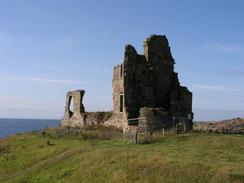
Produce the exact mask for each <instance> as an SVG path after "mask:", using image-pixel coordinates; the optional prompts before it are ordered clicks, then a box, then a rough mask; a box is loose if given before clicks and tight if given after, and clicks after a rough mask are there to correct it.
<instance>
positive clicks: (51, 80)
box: [0, 78, 86, 84]
mask: <svg viewBox="0 0 244 183" xmlns="http://www.w3.org/2000/svg"><path fill="white" fill-rule="evenodd" d="M0 81H25V82H44V83H61V84H74V83H80V84H84V83H86V82H83V81H78V80H63V79H50V78H8V79H2V80H0Z"/></svg>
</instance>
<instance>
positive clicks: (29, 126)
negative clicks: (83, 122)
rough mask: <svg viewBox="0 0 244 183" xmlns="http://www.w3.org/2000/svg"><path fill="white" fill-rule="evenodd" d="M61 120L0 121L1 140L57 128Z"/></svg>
mask: <svg viewBox="0 0 244 183" xmlns="http://www.w3.org/2000/svg"><path fill="white" fill-rule="evenodd" d="M60 123H61V120H52V119H50V120H49V119H0V138H4V137H7V136H10V135H14V134H16V133H21V132H28V131H33V130H40V129H44V128H47V127H57V126H58V125H59V124H60Z"/></svg>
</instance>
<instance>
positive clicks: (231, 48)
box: [204, 43, 244, 53]
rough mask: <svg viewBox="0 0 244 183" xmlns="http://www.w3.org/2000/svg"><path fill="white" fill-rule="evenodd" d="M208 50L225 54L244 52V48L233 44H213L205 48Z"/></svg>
mask: <svg viewBox="0 0 244 183" xmlns="http://www.w3.org/2000/svg"><path fill="white" fill-rule="evenodd" d="M204 48H205V49H207V50H213V51H220V52H225V53H239V52H242V51H243V50H244V46H241V45H231V44H216V43H211V44H207V45H205V46H204Z"/></svg>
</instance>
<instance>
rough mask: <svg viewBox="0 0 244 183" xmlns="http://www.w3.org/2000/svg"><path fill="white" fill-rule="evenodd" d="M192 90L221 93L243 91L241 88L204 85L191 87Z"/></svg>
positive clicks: (243, 88)
mask: <svg viewBox="0 0 244 183" xmlns="http://www.w3.org/2000/svg"><path fill="white" fill-rule="evenodd" d="M192 89H193V90H204V91H222V92H241V91H244V87H243V86H224V85H205V84H195V85H192Z"/></svg>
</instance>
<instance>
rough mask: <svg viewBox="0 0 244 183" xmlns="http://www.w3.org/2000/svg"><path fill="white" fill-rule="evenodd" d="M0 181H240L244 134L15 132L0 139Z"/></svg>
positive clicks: (242, 177)
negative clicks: (150, 137)
mask: <svg viewBox="0 0 244 183" xmlns="http://www.w3.org/2000/svg"><path fill="white" fill-rule="evenodd" d="M0 182H26V183H27V182H31V183H34V182H63V183H66V182H85V183H87V182H96V183H97V182H98V183H100V182H116V183H117V182H123V183H124V182H138V183H139V182H140V183H141V182H187V183H189V182H192V183H197V182H204V183H205V182H209V183H211V182H244V136H238V135H223V134H179V135H171V136H169V137H166V138H165V139H163V140H162V141H160V142H156V143H151V144H137V145H135V144H128V143H124V142H123V140H120V139H110V140H94V139H93V140H92V139H90V140H89V138H88V139H87V140H84V138H81V137H80V136H75V135H66V136H64V137H59V136H55V135H48V134H42V133H28V134H21V135H15V136H12V137H9V138H7V139H5V140H3V141H1V142H0Z"/></svg>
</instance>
